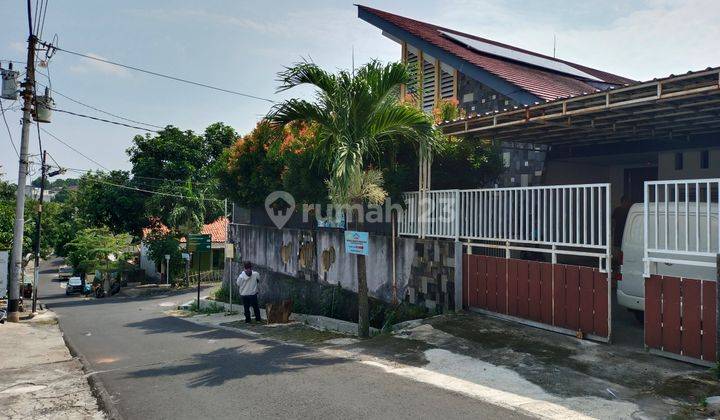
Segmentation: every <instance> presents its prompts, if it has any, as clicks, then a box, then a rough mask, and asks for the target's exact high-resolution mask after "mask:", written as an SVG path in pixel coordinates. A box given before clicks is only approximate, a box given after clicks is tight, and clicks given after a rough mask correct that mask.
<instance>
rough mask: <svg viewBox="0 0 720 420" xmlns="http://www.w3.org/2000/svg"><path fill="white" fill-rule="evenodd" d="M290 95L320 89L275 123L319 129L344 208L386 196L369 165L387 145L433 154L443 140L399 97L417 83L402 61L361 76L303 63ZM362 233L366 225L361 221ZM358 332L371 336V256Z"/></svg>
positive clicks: (276, 115)
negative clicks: (304, 89) (303, 124)
mask: <svg viewBox="0 0 720 420" xmlns="http://www.w3.org/2000/svg"><path fill="white" fill-rule="evenodd" d="M279 76H280V80H281V83H282V85H281V86H280V88H279V91H285V90H288V89H291V88H294V87H297V86H300V85H310V86H312V87H314V88H316V89H317V95H316V99H315V101H314V102H309V101H306V100H302V99H290V100H288V101H285V102H282V103H281V104H279V105H278V106H277V107H275V109H274V110H273V111H272V113H271V115H270V119H271V120H272V121H273V122H275V123H276V124H281V125H285V124H288V123H291V122H294V121H304V122H306V123H314V124H317V126H318V140H319V147H320V151H321V153H323V155H324V156H327V165H328V167H329V170H330V179H329V181H328V185H329V190H330V192H331V196H330V198H331V199H332V200H333V201H335V202H336V203H338V204H343V205H344V204H352V205H358V204H360V205H361V204H364V203H368V202H376V201H377V200H378V199H380V198H381V197H382V198H384V196H385V191H384V190H383V189H382V185H381V184H382V176H381V175H380V174H379V172H378V171H377V170H372V169H371V170H369V169H370V168H368V162H369V160H370V159H371V157H373V156H375V158H376V160H378V161H379V160H380V159H379V158H378V157H379V155H380V154H381V153H382V149H383V146H384V144H385V143H386V142H391V141H393V140H404V141H407V142H408V144H412V143H415V144H416V145H417V146H419V147H420V148H421V149H424V151H425V152H428V153H429V152H430V151H431V150H432V149H433V148H434V147H435V145H436V144H437V142H438V139H439V138H440V136H439V134H438V132H437V130H436V129H435V127H434V124H433V121H432V119H431V117H430V116H428V115H427V114H425V113H423V112H422V111H421V110H419V109H418V108H416V107H413V106H411V105H407V104H403V103H401V102H400V101H399V100H398V99H399V98H398V94H399V87H400V85H401V84H407V83H409V82H410V81H411V74H410V72H409V71H408V68H407V67H406V66H405V65H403V64H400V63H392V64H387V65H382V64H381V63H379V62H377V61H373V62H371V63H369V64H366V65H364V66H362V67H361V68H360V69H358V70H357V71H356V72H354V73H351V72H348V71H341V72H339V73H338V74H332V73H329V72H327V71H325V70H323V69H321V68H320V67H318V66H317V65H315V64H313V63H300V64H297V65H295V66H293V67H290V68H288V69H286V70H285V71H284V72H282V73H280V75H279ZM356 224H357V226H358V229H361V228H362V221H361V220H359V218H358V220H356ZM356 262H357V272H358V328H359V331H358V333H359V335H360V336H361V337H368V336H369V306H368V290H367V274H366V266H365V257H364V256H363V255H358V256H357V260H356Z"/></svg>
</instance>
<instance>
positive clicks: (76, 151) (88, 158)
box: [40, 127, 110, 171]
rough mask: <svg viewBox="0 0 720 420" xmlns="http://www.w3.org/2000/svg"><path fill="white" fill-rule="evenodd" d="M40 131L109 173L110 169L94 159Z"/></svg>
mask: <svg viewBox="0 0 720 420" xmlns="http://www.w3.org/2000/svg"><path fill="white" fill-rule="evenodd" d="M40 129H41V130H42V131H44V132H45V134H47V135H48V136H50V137H52V138H54V139H55V140H57V141H59V142H60V143H62V144H64V145H65V146H66V147H68V148H69V149H71V150H73V151H75V153H77V154H79V155H80V156H82V157H84V158H85V159H87V160H89V161H90V162H92V163H94V164H96V165H98V166H99V167H101V168H103V169H105V170H106V171H109V170H110V169H108V167H106V166H105V165H103V164H102V163H100V162H98V161H96V160H95V159H93V158H91V157H90V156H88V155H86V154H85V153H83V152H81V151H79V150H78V149H76V148H74V147H72V146H71V145H69V144H67V143H65V142H64V141H62V139H60V138H59V137H58V136H56V135H55V134H53V133H51V132H49V131H47V130H46V129H44V128H42V127H40Z"/></svg>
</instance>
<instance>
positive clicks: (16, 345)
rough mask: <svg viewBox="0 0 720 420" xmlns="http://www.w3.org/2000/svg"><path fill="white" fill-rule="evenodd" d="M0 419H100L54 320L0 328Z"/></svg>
mask: <svg viewBox="0 0 720 420" xmlns="http://www.w3.org/2000/svg"><path fill="white" fill-rule="evenodd" d="M0 355H1V356H0V372H2V380H0V407H1V408H0V417H2V418H8V419H26V418H33V419H57V418H63V419H69V418H72V419H103V418H105V416H104V414H103V413H102V412H101V411H100V410H99V409H98V405H97V400H96V399H95V397H94V396H93V394H92V392H91V390H90V385H89V384H88V381H87V378H86V377H85V373H84V372H83V370H82V365H81V363H80V361H78V360H77V359H75V358H73V357H72V356H71V355H70V352H69V351H68V348H67V347H66V346H65V342H64V341H63V338H62V332H61V331H60V329H59V328H58V325H57V319H56V318H55V315H54V314H53V313H52V312H50V311H46V312H44V313H42V314H40V315H38V316H37V317H35V318H34V319H32V320H28V321H23V322H21V323H17V324H13V323H5V324H2V325H0Z"/></svg>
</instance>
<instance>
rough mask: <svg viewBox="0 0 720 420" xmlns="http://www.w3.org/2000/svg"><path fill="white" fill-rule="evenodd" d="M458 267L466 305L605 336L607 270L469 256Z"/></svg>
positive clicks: (606, 322) (606, 323)
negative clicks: (464, 285) (465, 286)
mask: <svg viewBox="0 0 720 420" xmlns="http://www.w3.org/2000/svg"><path fill="white" fill-rule="evenodd" d="M463 269H466V270H467V276H465V275H463V282H464V283H463V284H467V286H468V289H469V290H468V293H467V295H468V299H467V302H468V305H469V306H470V307H475V308H482V309H485V310H488V311H491V312H496V313H499V314H507V315H511V316H515V317H519V318H525V319H528V320H532V321H535V322H539V323H544V324H547V325H553V326H557V327H562V328H564V329H570V330H572V331H580V332H582V333H584V334H595V335H597V336H600V337H607V336H608V333H609V331H608V323H609V322H608V319H609V318H608V317H609V312H608V296H609V295H608V284H607V274H605V273H600V272H599V271H598V270H597V269H595V268H591V267H579V266H572V265H562V264H549V263H545V262H538V261H525V260H518V259H507V258H498V257H489V256H481V255H468V256H467V259H464V260H463Z"/></svg>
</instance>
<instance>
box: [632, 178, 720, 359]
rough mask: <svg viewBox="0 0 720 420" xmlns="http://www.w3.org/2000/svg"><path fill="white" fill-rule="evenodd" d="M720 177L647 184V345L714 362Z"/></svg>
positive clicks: (673, 354) (674, 354) (655, 350)
mask: <svg viewBox="0 0 720 420" xmlns="http://www.w3.org/2000/svg"><path fill="white" fill-rule="evenodd" d="M718 186H720V179H697V180H682V181H653V182H646V183H645V200H644V201H645V202H644V206H643V236H644V238H643V243H644V246H643V252H644V254H643V263H644V270H643V271H644V277H645V346H646V347H647V348H648V349H650V351H651V352H653V353H659V354H661V355H664V356H668V357H672V358H679V359H684V360H687V361H691V362H694V363H700V364H704V365H712V364H714V362H715V361H716V360H717V358H716V354H717V338H718V337H717V318H716V309H717V282H716V280H717V258H718V257H717V254H718V249H719V248H720V247H719V246H718V238H719V237H720V224H718V218H719V217H720V209H718V201H720V190H719V188H718Z"/></svg>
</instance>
